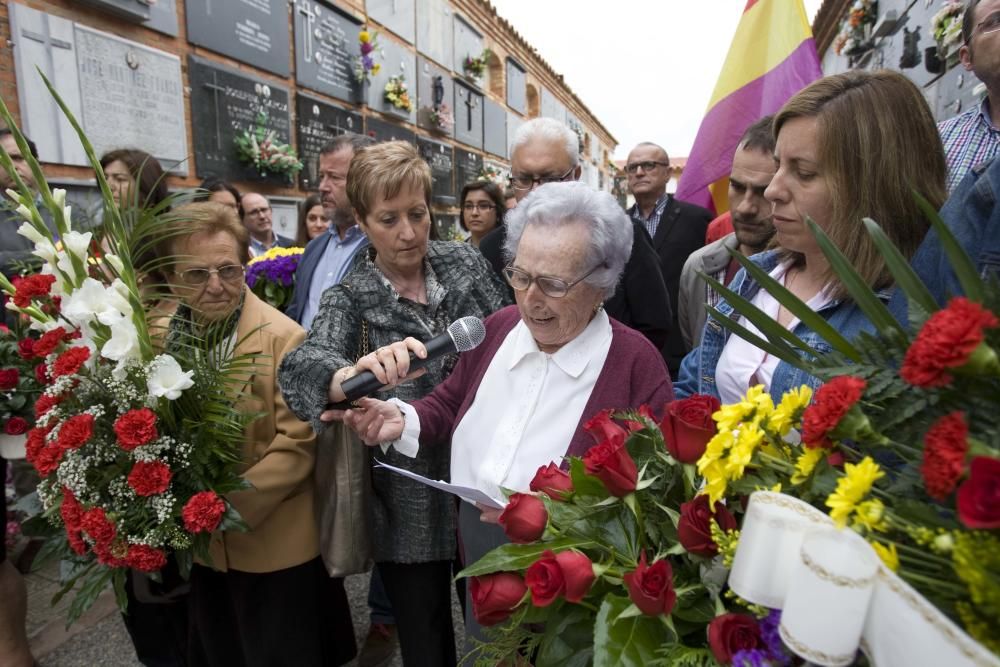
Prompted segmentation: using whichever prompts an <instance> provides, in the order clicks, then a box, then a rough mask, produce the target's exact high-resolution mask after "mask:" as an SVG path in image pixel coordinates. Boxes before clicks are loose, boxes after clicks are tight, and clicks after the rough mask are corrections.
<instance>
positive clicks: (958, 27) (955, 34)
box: [931, 0, 965, 59]
mask: <svg viewBox="0 0 1000 667" xmlns="http://www.w3.org/2000/svg"><path fill="white" fill-rule="evenodd" d="M964 13H965V4H964V3H961V2H957V1H955V0H948V1H946V2H945V3H944V5H943V6H942V7H941V9H939V10H938V12H937V13H936V14H934V16H933V17H931V35H933V37H934V41H936V42H937V45H938V51H939V52H940V54H941V55H940V57H941V58H942V59H944V58H947V57H948V56H952V55H956V56H957V54H958V47H960V46H961V45H962V15H963V14H964Z"/></svg>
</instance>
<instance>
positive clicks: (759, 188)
mask: <svg viewBox="0 0 1000 667" xmlns="http://www.w3.org/2000/svg"><path fill="white" fill-rule="evenodd" d="M773 119H774V117H773V116H765V117H763V118H761V119H760V120H758V121H757V122H756V123H754V124H753V125H751V126H750V127H749V128H747V131H746V132H744V134H743V136H742V137H741V138H740V143H739V144H738V145H737V147H736V154H735V155H734V156H733V168H732V171H731V172H730V174H729V211H730V213H731V214H732V223H733V229H734V230H735V231H734V233H732V234H729V235H727V236H724V237H722V238H721V239H719V240H718V241H715V242H714V243H710V244H709V245H707V246H705V247H704V248H702V249H700V250H698V251H696V252H693V253H691V255H690V257H688V259H687V261H686V262H685V263H684V269H683V270H682V271H681V281H680V294H679V297H678V301H679V304H680V305H679V307H678V308H679V312H678V317H679V320H680V328H681V335H683V336H684V343H685V345H686V346H687V349H688V350H691V349H692V348H693V347H696V346H698V344H699V343H700V342H701V330H702V328H703V327H704V326H705V312H706V306H709V305H711V306H714V305H715V304H717V303H718V302H719V295H718V294H717V293H716V292H715V290H713V289H712V288H711V287H709V286H708V283H706V282H705V281H704V280H702V279H701V276H699V275H698V273H704V274H705V275H707V276H711V277H712V278H715V279H716V280H718V281H719V282H720V283H722V284H723V285H728V284H729V282H730V281H731V280H732V279H733V276H735V275H736V272H737V271H738V270H739V269H740V264H739V262H737V261H736V260H735V259H734V258H733V257H732V256H731V255H730V254H729V250H730V249H735V250H737V251H738V252H739V253H740V254H743V255H746V256H747V257H749V256H750V255H755V254H757V253H758V252H761V251H762V250H764V248H765V247H766V246H767V244H768V241H770V240H771V237H772V236H773V235H774V225H773V224H772V223H771V205H770V204H769V203H768V202H767V201H766V200H765V199H764V190H766V189H767V186H768V185H770V183H771V179H772V178H773V177H774V172H775V170H776V167H775V164H774V135H773V134H772V132H771V121H772V120H773Z"/></svg>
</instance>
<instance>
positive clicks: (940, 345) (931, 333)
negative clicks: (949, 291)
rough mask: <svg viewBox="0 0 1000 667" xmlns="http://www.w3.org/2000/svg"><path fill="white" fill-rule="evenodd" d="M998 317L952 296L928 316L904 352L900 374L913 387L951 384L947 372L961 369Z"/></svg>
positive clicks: (962, 298)
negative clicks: (946, 302) (946, 304)
mask: <svg viewBox="0 0 1000 667" xmlns="http://www.w3.org/2000/svg"><path fill="white" fill-rule="evenodd" d="M998 323H1000V322H998V320H997V318H996V317H995V316H994V315H993V313H991V312H990V311H988V310H986V309H985V308H983V307H982V306H981V305H980V304H978V303H976V302H974V301H969V300H968V299H966V298H965V297H955V298H954V299H952V300H951V301H949V302H948V306H947V307H946V308H943V309H941V310H939V311H938V312H936V313H934V314H933V315H931V316H930V317H929V318H928V319H927V321H926V322H924V326H923V327H921V329H920V332H919V333H918V334H917V337H916V338H914V339H913V343H912V344H911V345H910V348H909V349H908V350H907V351H906V356H905V357H904V358H903V366H902V367H901V368H900V369H899V374H900V376H902V378H903V379H904V380H906V381H907V382H909V383H910V384H912V385H914V386H916V387H940V386H943V385H946V384H948V383H949V382H951V374H950V373H948V369H951V368H957V367H959V366H964V365H965V364H966V363H968V361H969V358H970V356H972V353H973V352H975V350H976V348H978V347H979V346H980V345H981V344H982V343H983V340H984V338H985V336H984V334H983V329H991V328H993V327H995V326H997V324H998Z"/></svg>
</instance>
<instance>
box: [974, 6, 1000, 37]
mask: <svg viewBox="0 0 1000 667" xmlns="http://www.w3.org/2000/svg"><path fill="white" fill-rule="evenodd" d="M997 30H1000V12H995V13H993V14H990V15H989V16H987V17H986V18H985V19H983V20H982V21H980V22H979V23H977V24H976V29H975V30H973V31H972V34H973V35H975V34H976V33H977V32H978V33H979V34H980V35H986V34H988V33H991V32H996V31H997Z"/></svg>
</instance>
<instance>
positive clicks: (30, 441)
mask: <svg viewBox="0 0 1000 667" xmlns="http://www.w3.org/2000/svg"><path fill="white" fill-rule="evenodd" d="M48 434H49V429H47V428H42V427H40V426H36V427H35V428H33V429H31V430H30V431H28V438H27V440H25V442H24V452H25V458H26V459H28V462H29V463H34V462H35V459H36V458H37V457H38V455H39V454H40V453H41V451H42V448H43V447H45V436H47V435H48Z"/></svg>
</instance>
